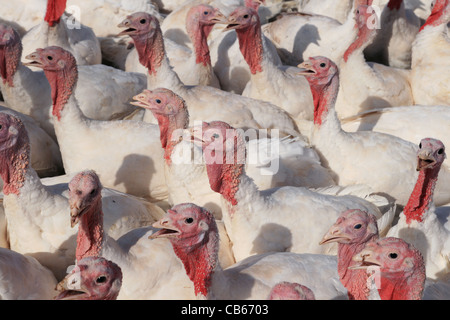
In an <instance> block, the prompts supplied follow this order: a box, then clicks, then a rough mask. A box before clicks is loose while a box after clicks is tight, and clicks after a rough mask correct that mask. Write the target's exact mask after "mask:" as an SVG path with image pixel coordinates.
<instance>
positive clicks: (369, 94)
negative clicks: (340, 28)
mask: <svg viewBox="0 0 450 320" xmlns="http://www.w3.org/2000/svg"><path fill="white" fill-rule="evenodd" d="M373 16H374V12H373V9H372V7H369V6H359V7H358V9H357V12H356V23H355V25H356V27H357V30H358V35H357V37H356V39H355V41H354V42H353V43H352V44H351V45H350V46H349V47H348V49H347V51H345V53H344V56H343V59H342V60H341V61H340V62H339V72H340V90H339V94H338V96H337V100H336V112H337V114H338V116H339V118H343V117H348V116H352V115H355V114H357V113H359V112H362V111H366V110H370V109H373V108H383V107H395V106H402V105H412V104H414V100H413V96H412V92H411V88H410V85H409V78H408V77H409V71H408V70H404V69H398V68H392V67H388V66H385V65H383V64H377V63H372V62H366V60H365V57H364V52H363V51H364V49H365V48H366V47H367V46H368V45H369V44H370V43H371V42H372V41H373V39H374V37H375V36H376V34H377V29H376V28H375V27H374V26H373V25H372V24H373V22H372V20H374V17H373ZM375 20H376V19H375ZM381 32H382V31H381ZM355 70H358V72H355Z"/></svg>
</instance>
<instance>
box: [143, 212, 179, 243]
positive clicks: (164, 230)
mask: <svg viewBox="0 0 450 320" xmlns="http://www.w3.org/2000/svg"><path fill="white" fill-rule="evenodd" d="M152 227H154V228H158V229H160V230H158V231H156V232H155V233H153V234H152V235H150V236H149V237H148V238H149V239H156V238H175V237H177V236H178V235H179V234H180V231H179V230H178V229H177V228H175V227H174V226H173V225H172V222H171V220H170V219H169V217H164V218H162V219H161V220H159V221H156V222H155V223H153V225H152Z"/></svg>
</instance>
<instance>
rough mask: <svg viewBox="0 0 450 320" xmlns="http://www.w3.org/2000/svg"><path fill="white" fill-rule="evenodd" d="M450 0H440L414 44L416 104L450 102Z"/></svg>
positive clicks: (414, 92)
mask: <svg viewBox="0 0 450 320" xmlns="http://www.w3.org/2000/svg"><path fill="white" fill-rule="evenodd" d="M449 19H450V3H449V1H445V0H443V1H436V4H435V5H434V7H433V11H432V14H431V16H430V17H429V18H428V20H427V22H426V23H425V25H423V26H422V27H421V30H420V31H419V33H418V34H417V36H416V39H415V40H414V43H413V45H412V62H411V76H410V82H411V89H412V93H413V96H414V102H415V104H422V105H450V88H449V83H450V64H449V63H448V55H449V52H450V33H449V30H448V26H447V25H448V21H449Z"/></svg>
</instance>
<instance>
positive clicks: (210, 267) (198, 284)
mask: <svg viewBox="0 0 450 320" xmlns="http://www.w3.org/2000/svg"><path fill="white" fill-rule="evenodd" d="M170 242H171V243H172V246H173V249H174V252H175V254H176V255H177V257H178V258H179V259H180V260H181V261H182V263H183V265H184V268H185V270H186V273H187V275H188V277H189V279H191V281H192V282H193V283H194V291H195V295H196V296H200V297H205V298H207V297H208V296H210V292H209V291H210V287H211V283H212V280H213V275H214V272H215V271H219V270H220V267H219V265H218V263H217V262H218V259H219V253H218V252H219V232H218V230H217V225H215V224H210V229H209V230H208V232H207V233H206V234H205V236H204V238H203V240H202V241H201V242H199V243H196V244H191V243H189V242H188V243H186V242H185V240H184V241H183V240H181V241H180V240H178V239H174V238H171V239H170Z"/></svg>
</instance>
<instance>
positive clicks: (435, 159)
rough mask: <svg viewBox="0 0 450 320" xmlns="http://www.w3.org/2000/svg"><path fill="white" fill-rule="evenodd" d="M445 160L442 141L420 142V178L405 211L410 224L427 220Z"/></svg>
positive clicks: (425, 140) (418, 163) (418, 162)
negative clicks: (426, 216) (425, 215)
mask: <svg viewBox="0 0 450 320" xmlns="http://www.w3.org/2000/svg"><path fill="white" fill-rule="evenodd" d="M445 158H446V154H445V147H444V144H443V143H442V142H441V141H439V140H437V139H432V138H425V139H422V140H421V141H420V144H419V150H418V151H417V170H418V171H420V172H419V177H418V178H417V182H416V185H415V186H414V189H413V192H412V193H411V196H410V197H409V199H408V202H407V204H406V206H405V208H404V209H403V214H404V215H405V216H406V222H407V223H408V224H410V223H411V222H412V221H418V222H421V221H423V219H424V218H425V217H424V214H425V213H426V212H427V211H428V209H429V207H430V205H431V204H432V202H433V191H434V188H435V187H436V182H437V179H438V175H439V170H440V169H441V165H442V163H443V162H444V160H445Z"/></svg>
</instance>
